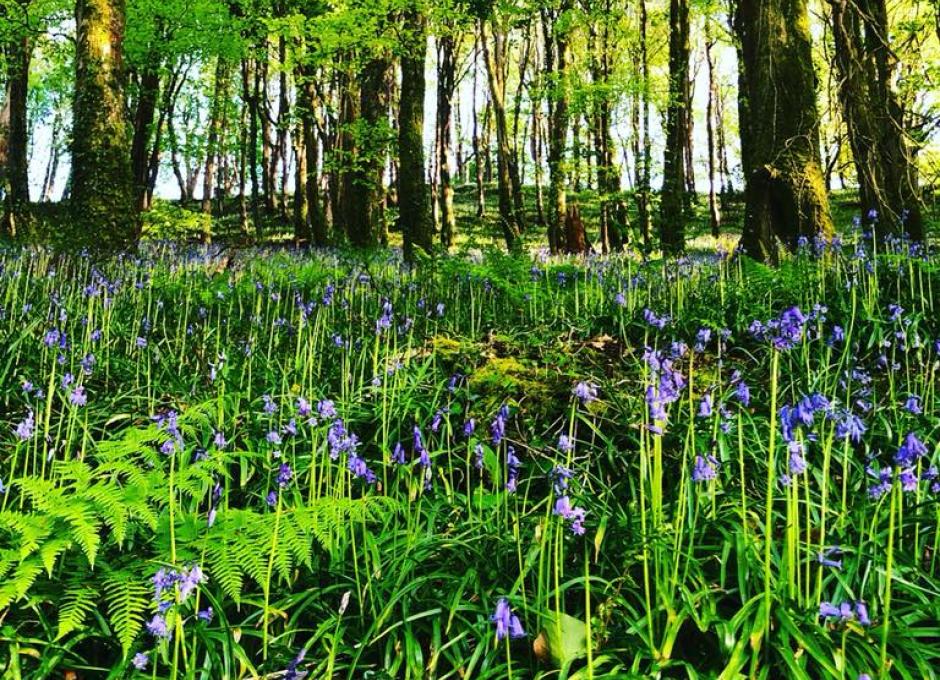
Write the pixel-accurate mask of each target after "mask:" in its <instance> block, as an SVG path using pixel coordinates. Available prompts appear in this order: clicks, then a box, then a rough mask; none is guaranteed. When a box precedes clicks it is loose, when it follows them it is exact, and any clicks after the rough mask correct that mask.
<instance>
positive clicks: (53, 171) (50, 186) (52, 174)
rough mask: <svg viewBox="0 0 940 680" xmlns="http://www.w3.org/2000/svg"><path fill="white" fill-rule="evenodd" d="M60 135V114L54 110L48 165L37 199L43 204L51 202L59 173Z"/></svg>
mask: <svg viewBox="0 0 940 680" xmlns="http://www.w3.org/2000/svg"><path fill="white" fill-rule="evenodd" d="M60 134H62V114H61V112H60V111H58V110H56V113H55V117H54V118H53V119H52V132H51V134H50V140H49V164H48V165H47V166H46V173H45V176H44V178H43V182H42V193H41V194H40V198H39V200H40V201H42V202H43V203H48V202H49V201H51V200H52V192H53V190H54V189H55V178H56V175H57V174H58V173H59V158H60V157H61V156H62V150H61V148H60V143H59V135H60Z"/></svg>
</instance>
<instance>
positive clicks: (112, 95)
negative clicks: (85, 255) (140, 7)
mask: <svg viewBox="0 0 940 680" xmlns="http://www.w3.org/2000/svg"><path fill="white" fill-rule="evenodd" d="M75 26H76V31H75V35H76V40H75V100H74V103H73V113H72V180H71V191H72V193H71V197H72V214H73V218H74V222H75V225H76V227H78V228H79V237H80V238H82V239H83V240H85V241H87V242H88V243H91V244H95V245H98V246H103V247H118V246H122V245H126V244H127V243H129V242H131V241H132V240H133V239H134V238H135V237H136V235H137V212H136V210H135V201H134V180H133V175H132V173H131V136H130V134H129V125H128V122H127V120H126V118H125V110H124V73H123V58H122V52H121V50H122V43H123V39H124V0H77V2H76V3H75Z"/></svg>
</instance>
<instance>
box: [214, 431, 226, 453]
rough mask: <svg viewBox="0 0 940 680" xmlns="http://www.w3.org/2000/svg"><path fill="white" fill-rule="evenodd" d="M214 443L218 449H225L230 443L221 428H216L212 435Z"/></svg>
mask: <svg viewBox="0 0 940 680" xmlns="http://www.w3.org/2000/svg"><path fill="white" fill-rule="evenodd" d="M212 443H213V445H214V446H215V447H216V448H217V449H224V448H225V447H226V446H227V445H228V442H227V441H226V440H225V435H224V434H223V433H222V432H221V431H219V430H216V431H215V434H214V435H213V436H212Z"/></svg>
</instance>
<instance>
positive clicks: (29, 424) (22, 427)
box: [14, 409, 36, 442]
mask: <svg viewBox="0 0 940 680" xmlns="http://www.w3.org/2000/svg"><path fill="white" fill-rule="evenodd" d="M35 429H36V420H35V418H34V416H33V411H32V409H30V410H29V411H27V412H26V417H25V418H24V419H23V420H21V421H20V422H19V424H18V425H17V426H16V428H15V430H14V432H15V433H16V438H17V439H19V440H20V441H24V442H25V441H26V440H27V439H31V438H32V436H33V432H34V431H35Z"/></svg>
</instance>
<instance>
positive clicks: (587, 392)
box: [572, 381, 597, 404]
mask: <svg viewBox="0 0 940 680" xmlns="http://www.w3.org/2000/svg"><path fill="white" fill-rule="evenodd" d="M572 394H574V396H576V397H577V398H578V399H580V400H581V403H582V404H588V403H590V402H592V401H594V400H595V399H597V385H595V384H593V383H588V382H583V381H582V382H579V383H578V384H577V385H575V386H574V390H572Z"/></svg>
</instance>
